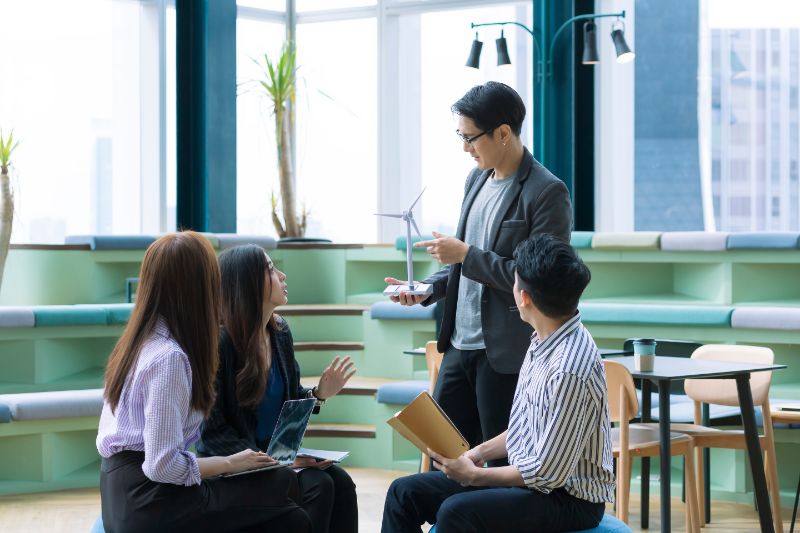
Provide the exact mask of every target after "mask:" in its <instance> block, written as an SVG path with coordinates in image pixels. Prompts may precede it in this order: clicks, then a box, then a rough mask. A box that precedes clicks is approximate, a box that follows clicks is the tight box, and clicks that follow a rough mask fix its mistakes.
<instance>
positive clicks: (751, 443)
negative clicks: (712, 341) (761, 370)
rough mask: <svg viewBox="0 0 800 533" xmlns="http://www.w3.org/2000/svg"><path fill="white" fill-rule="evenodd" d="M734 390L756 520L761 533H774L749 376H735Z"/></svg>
mask: <svg viewBox="0 0 800 533" xmlns="http://www.w3.org/2000/svg"><path fill="white" fill-rule="evenodd" d="M736 389H737V390H738V392H739V405H740V407H741V409H742V422H743V424H744V437H745V440H746V441H747V456H748V459H750V470H751V472H752V474H753V487H754V488H755V493H756V503H757V504H758V520H759V522H760V523H761V531H762V533H774V532H775V525H774V524H773V523H772V511H771V507H770V502H769V494H768V493H767V478H766V476H765V475H764V459H763V457H762V456H761V444H760V443H759V442H758V427H756V414H755V409H754V408H753V393H752V392H751V391H750V374H739V375H737V376H736Z"/></svg>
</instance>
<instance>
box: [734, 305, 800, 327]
mask: <svg viewBox="0 0 800 533" xmlns="http://www.w3.org/2000/svg"><path fill="white" fill-rule="evenodd" d="M731 327H733V328H737V329H740V328H741V329H784V330H800V309H798V308H796V307H737V308H736V309H734V310H733V315H731Z"/></svg>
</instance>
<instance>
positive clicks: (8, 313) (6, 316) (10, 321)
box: [0, 307, 36, 328]
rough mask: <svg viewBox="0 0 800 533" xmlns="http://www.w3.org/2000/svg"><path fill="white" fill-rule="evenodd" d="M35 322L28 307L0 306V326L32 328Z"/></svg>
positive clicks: (31, 310)
mask: <svg viewBox="0 0 800 533" xmlns="http://www.w3.org/2000/svg"><path fill="white" fill-rule="evenodd" d="M35 323H36V319H35V317H34V316H33V309H32V308H30V307H0V328H32V327H33V326H34V324H35Z"/></svg>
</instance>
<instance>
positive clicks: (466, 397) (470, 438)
mask: <svg viewBox="0 0 800 533" xmlns="http://www.w3.org/2000/svg"><path fill="white" fill-rule="evenodd" d="M518 376H519V374H501V373H499V372H496V371H495V370H494V369H493V368H492V366H491V365H490V364H489V360H488V359H487V357H486V350H463V351H462V350H458V349H456V348H453V347H452V346H451V347H450V348H448V349H447V352H445V354H444V359H443V360H442V367H441V368H440V369H439V378H438V379H437V380H436V388H435V390H434V392H433V397H434V399H435V400H436V401H437V402H439V405H441V406H442V409H443V410H444V412H445V413H447V416H449V417H450V420H452V421H453V423H454V424H455V425H456V427H457V428H458V430H459V431H461V434H462V435H464V438H465V439H467V442H469V444H470V446H471V447H474V446H477V445H478V444H480V443H482V442H484V441H487V440H489V439H491V438H494V437H496V436H497V435H499V434H500V433H502V432H504V431H505V430H507V429H508V417H509V415H510V414H511V403H512V402H513V400H514V390H515V389H516V387H517V378H518ZM507 464H508V462H507V461H506V460H505V459H500V460H495V461H490V462H489V466H504V465H507Z"/></svg>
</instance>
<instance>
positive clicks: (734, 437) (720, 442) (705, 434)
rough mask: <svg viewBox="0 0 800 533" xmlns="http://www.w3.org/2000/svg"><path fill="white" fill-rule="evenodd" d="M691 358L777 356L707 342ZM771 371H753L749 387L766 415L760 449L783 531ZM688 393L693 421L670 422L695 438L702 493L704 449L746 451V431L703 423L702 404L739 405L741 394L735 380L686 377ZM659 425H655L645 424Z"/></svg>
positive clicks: (768, 359) (766, 359)
mask: <svg viewBox="0 0 800 533" xmlns="http://www.w3.org/2000/svg"><path fill="white" fill-rule="evenodd" d="M692 359H706V360H715V361H738V362H743V363H745V362H746V363H760V364H771V363H772V362H773V361H774V359H775V355H774V354H773V353H772V350H770V349H769V348H764V347H761V346H743V345H731V344H707V345H705V346H701V347H700V348H698V349H697V350H695V351H694V353H693V354H692ZM771 381H772V372H754V373H753V374H752V375H751V376H750V390H751V391H752V394H753V405H754V406H756V407H759V406H760V407H761V413H762V415H763V418H764V434H763V435H761V436H760V439H759V440H760V441H761V449H762V450H763V451H764V470H765V475H766V477H767V487H768V488H769V491H770V495H771V496H772V520H773V522H774V524H775V532H776V533H783V521H782V520H781V507H780V489H779V485H778V471H777V466H776V465H777V463H776V456H775V438H774V433H773V429H772V417H771V416H770V406H769V386H770V383H771ZM684 389H685V390H686V394H687V395H688V396H689V397H690V398H691V399H692V400H693V401H694V424H671V426H670V427H671V429H672V431H677V432H679V433H683V434H686V435H689V436H691V437H692V438H693V439H694V445H695V450H696V454H697V484H698V485H697V486H698V490H699V491H700V492H701V493H702V490H703V488H702V487H703V485H704V468H703V454H702V451H703V449H705V448H724V449H735V450H746V449H747V442H746V441H745V437H744V431H743V430H722V429H717V428H711V427H707V426H704V425H702V423H701V418H702V417H701V405H702V403H708V404H716V405H726V406H731V407H738V406H739V394H738V391H737V389H736V380H734V379H687V380H686V381H685V382H684ZM644 425H646V426H652V427H657V425H656V424H652V425H651V424H644Z"/></svg>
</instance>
